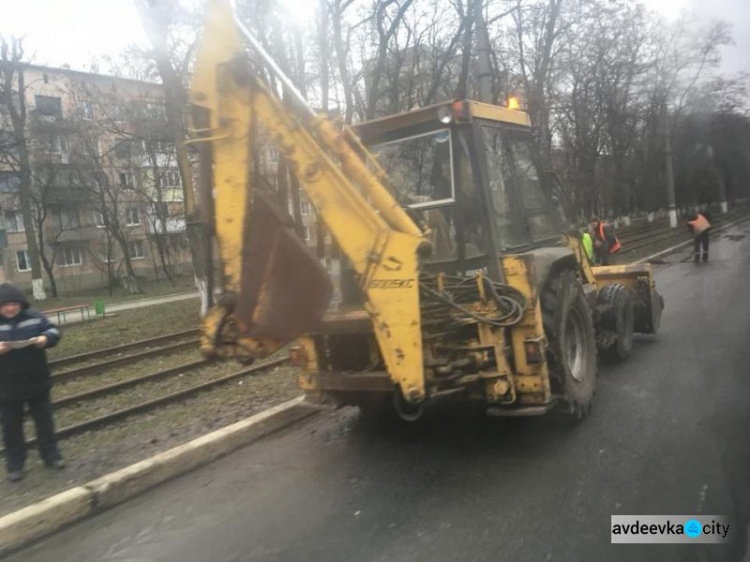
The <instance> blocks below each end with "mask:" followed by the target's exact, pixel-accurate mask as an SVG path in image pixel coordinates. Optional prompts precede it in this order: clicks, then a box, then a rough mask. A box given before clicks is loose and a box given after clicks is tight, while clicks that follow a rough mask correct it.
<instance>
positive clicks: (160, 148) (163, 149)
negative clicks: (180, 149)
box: [149, 140, 174, 154]
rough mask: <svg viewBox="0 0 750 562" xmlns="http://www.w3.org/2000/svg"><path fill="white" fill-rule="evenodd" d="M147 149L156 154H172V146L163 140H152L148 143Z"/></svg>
mask: <svg viewBox="0 0 750 562" xmlns="http://www.w3.org/2000/svg"><path fill="white" fill-rule="evenodd" d="M149 145H150V146H149V148H150V149H151V150H152V151H153V152H156V153H158V154H172V153H174V144H172V143H171V142H170V141H165V140H154V141H151V142H150V143H149Z"/></svg>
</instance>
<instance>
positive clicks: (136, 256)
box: [128, 240, 146, 260]
mask: <svg viewBox="0 0 750 562" xmlns="http://www.w3.org/2000/svg"><path fill="white" fill-rule="evenodd" d="M128 255H129V256H130V259H131V260H142V259H143V258H145V257H146V256H145V254H144V253H143V240H131V241H130V242H128Z"/></svg>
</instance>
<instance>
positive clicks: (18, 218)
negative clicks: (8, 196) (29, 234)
mask: <svg viewBox="0 0 750 562" xmlns="http://www.w3.org/2000/svg"><path fill="white" fill-rule="evenodd" d="M3 219H4V220H3V223H4V225H5V230H6V232H26V228H25V227H24V223H23V213H22V212H21V211H5V213H4V216H3Z"/></svg>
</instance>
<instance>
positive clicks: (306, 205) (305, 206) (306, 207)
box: [299, 198, 312, 217]
mask: <svg viewBox="0 0 750 562" xmlns="http://www.w3.org/2000/svg"><path fill="white" fill-rule="evenodd" d="M299 209H300V212H301V213H302V216H303V217H306V216H307V215H311V214H312V205H310V202H309V201H308V200H307V199H302V198H300V201H299Z"/></svg>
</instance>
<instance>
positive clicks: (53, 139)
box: [41, 135, 68, 155]
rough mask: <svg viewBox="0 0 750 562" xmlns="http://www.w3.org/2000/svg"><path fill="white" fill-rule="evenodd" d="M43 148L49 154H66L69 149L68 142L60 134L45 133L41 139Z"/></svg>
mask: <svg viewBox="0 0 750 562" xmlns="http://www.w3.org/2000/svg"><path fill="white" fill-rule="evenodd" d="M41 142H42V150H44V152H46V153H47V154H60V155H62V154H64V153H66V152H67V151H68V142H67V141H66V140H65V139H64V138H63V137H61V136H59V135H45V136H43V137H42V139H41Z"/></svg>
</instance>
